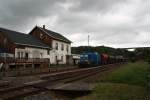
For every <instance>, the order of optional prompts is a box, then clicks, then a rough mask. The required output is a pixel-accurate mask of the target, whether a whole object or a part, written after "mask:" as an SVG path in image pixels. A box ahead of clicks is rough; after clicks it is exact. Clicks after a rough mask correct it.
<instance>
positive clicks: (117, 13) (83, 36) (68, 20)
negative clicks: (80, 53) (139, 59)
mask: <svg viewBox="0 0 150 100" xmlns="http://www.w3.org/2000/svg"><path fill="white" fill-rule="evenodd" d="M44 24H45V25H46V28H47V29H50V30H53V31H56V32H59V33H61V34H62V35H64V36H66V37H67V38H68V39H70V40H71V41H72V42H73V43H72V46H81V45H87V44H88V43H87V37H88V35H90V45H92V46H100V45H106V46H111V47H135V46H150V0H0V27H4V28H9V29H12V30H16V31H20V32H25V33H28V32H30V30H31V29H32V28H33V27H34V26H35V25H38V26H42V25H44Z"/></svg>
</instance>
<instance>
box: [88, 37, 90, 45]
mask: <svg viewBox="0 0 150 100" xmlns="http://www.w3.org/2000/svg"><path fill="white" fill-rule="evenodd" d="M89 42H90V36H89V35H88V46H89V45H90V43H89Z"/></svg>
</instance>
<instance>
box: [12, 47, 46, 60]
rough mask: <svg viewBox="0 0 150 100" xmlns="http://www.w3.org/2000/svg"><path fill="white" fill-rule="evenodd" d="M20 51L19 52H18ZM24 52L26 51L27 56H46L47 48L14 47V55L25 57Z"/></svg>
mask: <svg viewBox="0 0 150 100" xmlns="http://www.w3.org/2000/svg"><path fill="white" fill-rule="evenodd" d="M18 53H20V54H18ZM26 53H28V58H47V49H39V48H32V47H25V49H21V48H16V49H15V57H16V58H19V56H20V58H25V57H26Z"/></svg>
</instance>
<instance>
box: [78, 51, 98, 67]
mask: <svg viewBox="0 0 150 100" xmlns="http://www.w3.org/2000/svg"><path fill="white" fill-rule="evenodd" d="M100 61H101V60H100V55H99V54H98V53H96V52H94V53H92V52H89V53H82V54H81V56H80V62H79V67H89V66H97V65H99V64H100V63H101V62H100Z"/></svg>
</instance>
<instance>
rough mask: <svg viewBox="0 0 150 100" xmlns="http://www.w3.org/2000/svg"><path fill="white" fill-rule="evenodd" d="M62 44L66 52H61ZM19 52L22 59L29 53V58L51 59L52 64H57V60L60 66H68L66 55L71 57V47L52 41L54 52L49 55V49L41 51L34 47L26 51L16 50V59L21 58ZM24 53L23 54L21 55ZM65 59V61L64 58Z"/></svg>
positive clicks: (51, 51) (26, 48) (27, 48)
mask: <svg viewBox="0 0 150 100" xmlns="http://www.w3.org/2000/svg"><path fill="white" fill-rule="evenodd" d="M56 43H58V50H56ZM62 44H63V45H64V50H61V46H62ZM67 46H68V51H67ZM18 52H19V53H20V56H21V57H20V58H25V56H26V53H28V58H49V59H50V63H51V64H57V61H56V56H57V60H59V64H66V55H71V45H70V44H68V43H65V42H60V41H57V40H53V41H52V50H50V53H49V54H48V52H47V49H39V48H32V47H25V49H20V48H16V49H15V57H16V58H19V55H18ZM21 53H22V54H21ZM61 57H63V60H62V58H61Z"/></svg>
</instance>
